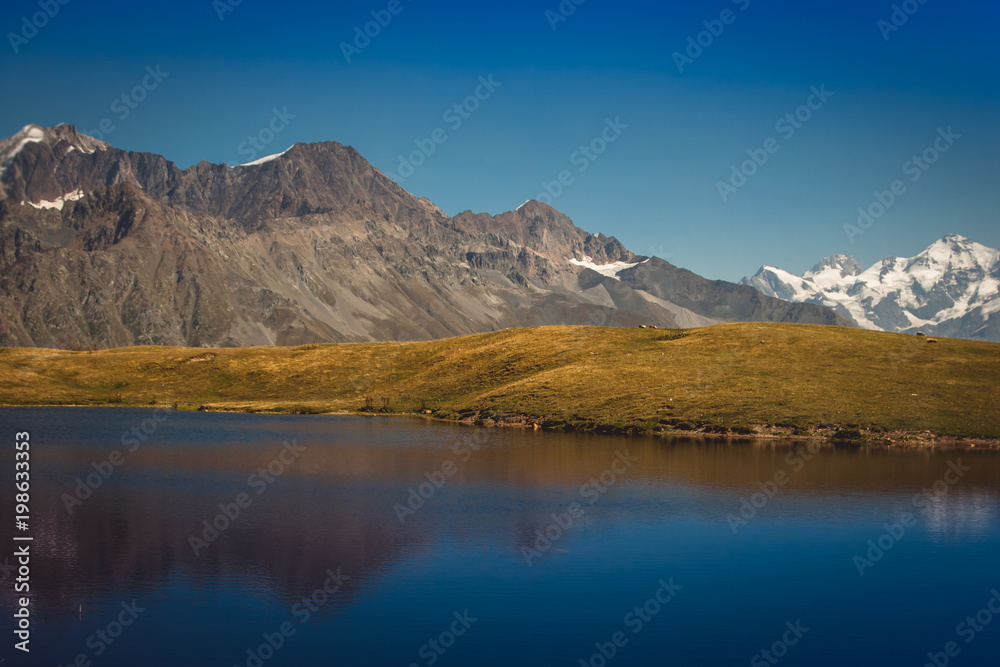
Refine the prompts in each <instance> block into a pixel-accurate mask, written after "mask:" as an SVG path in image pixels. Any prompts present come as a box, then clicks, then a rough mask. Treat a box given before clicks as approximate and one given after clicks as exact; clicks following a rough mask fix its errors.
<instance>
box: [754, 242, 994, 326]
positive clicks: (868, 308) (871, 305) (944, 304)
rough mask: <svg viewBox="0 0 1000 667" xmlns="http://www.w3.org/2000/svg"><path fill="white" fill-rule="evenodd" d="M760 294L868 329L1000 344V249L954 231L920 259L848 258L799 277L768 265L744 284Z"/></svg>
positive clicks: (836, 258) (838, 257)
mask: <svg viewBox="0 0 1000 667" xmlns="http://www.w3.org/2000/svg"><path fill="white" fill-rule="evenodd" d="M742 282H743V283H744V284H746V285H750V286H753V287H755V288H756V289H758V290H759V291H761V292H762V293H763V294H767V295H769V296H773V297H776V298H780V299H787V300H789V301H796V302H800V303H813V304H820V305H824V306H828V307H830V308H833V309H835V310H836V311H837V312H839V313H840V314H842V315H844V316H845V317H849V318H850V319H851V320H852V321H853V322H855V323H856V324H858V325H859V326H862V327H865V328H867V329H875V330H882V331H895V332H904V333H914V332H917V331H923V332H924V333H928V334H935V335H940V336H951V337H955V338H971V339H980V340H991V341H1000V251H998V250H994V249H993V248H987V247H986V246H984V245H981V244H979V243H976V242H974V241H970V240H969V239H967V238H965V237H963V236H958V235H956V234H949V235H948V236H945V237H944V238H942V239H940V240H939V241H936V242H934V243H933V244H932V245H931V246H930V247H929V248H927V249H926V250H925V251H923V252H922V253H920V254H919V255H917V256H916V257H910V258H902V257H889V258H886V259H884V260H882V261H881V262H879V263H877V264H875V265H874V266H872V267H871V268H869V269H867V270H863V269H862V267H861V265H860V264H858V262H857V261H856V260H855V259H854V258H852V257H848V256H846V255H835V256H833V257H829V258H827V259H825V260H823V261H822V262H820V263H819V264H817V265H816V266H815V267H813V269H811V270H810V271H807V272H806V273H805V274H804V275H802V276H797V275H795V274H793V273H789V272H788V271H782V270H781V269H778V268H775V267H772V266H764V267H762V268H761V269H760V271H758V272H757V273H756V274H755V275H754V276H753V277H752V278H744V279H743V281H742Z"/></svg>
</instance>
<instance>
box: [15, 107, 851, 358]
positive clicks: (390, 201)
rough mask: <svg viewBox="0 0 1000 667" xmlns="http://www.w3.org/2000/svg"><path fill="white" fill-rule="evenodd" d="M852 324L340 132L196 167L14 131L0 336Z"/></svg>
mask: <svg viewBox="0 0 1000 667" xmlns="http://www.w3.org/2000/svg"><path fill="white" fill-rule="evenodd" d="M729 321H769V322H804V323H811V324H837V325H846V326H851V325H852V322H851V320H850V319H848V318H847V317H846V316H845V315H844V314H837V313H835V312H834V311H833V310H832V309H831V308H829V307H827V306H826V305H817V304H810V303H789V302H788V301H786V300H782V299H781V298H775V297H772V296H766V295H764V294H762V293H761V292H760V291H758V290H757V289H754V288H753V287H749V286H746V285H736V284H733V283H727V282H723V281H710V280H706V279H704V278H701V277H700V276H697V275H695V274H693V273H691V272H689V271H685V270H683V269H679V268H677V267H675V266H673V265H671V264H669V263H667V262H665V261H663V260H661V259H659V258H647V257H643V256H638V255H636V254H635V253H633V252H631V251H629V250H628V249H626V248H625V247H624V246H622V244H621V243H619V242H618V241H617V240H616V239H614V238H613V237H606V236H604V235H602V234H591V233H588V232H585V231H583V230H581V229H578V228H577V227H576V226H575V225H574V224H573V223H572V221H571V220H570V219H569V218H567V217H566V216H565V215H563V214H562V213H560V212H559V211H557V210H555V209H553V208H551V207H550V206H547V205H545V204H542V203H539V202H535V201H531V202H527V203H525V204H524V205H522V206H521V207H519V208H518V209H517V210H516V211H511V212H507V213H501V214H499V215H496V216H493V215H488V214H485V213H478V214H477V213H473V212H471V211H465V212H463V213H460V214H458V215H456V216H454V217H448V216H446V215H445V214H444V213H443V212H442V211H441V210H440V209H439V208H438V207H436V206H435V205H434V204H433V203H431V202H430V201H428V200H427V199H424V198H420V197H416V196H414V195H412V194H410V193H409V192H407V191H405V190H404V189H402V188H401V187H400V186H399V185H397V184H396V183H395V182H394V181H392V180H391V179H389V178H388V177H386V176H385V175H384V174H383V173H382V172H381V171H379V170H378V169H376V168H374V167H372V165H370V164H369V163H368V162H367V161H366V160H365V159H364V158H363V157H362V156H361V155H360V154H358V152H357V151H355V150H354V149H353V148H351V147H349V146H343V145H341V144H339V143H336V142H332V141H331V142H323V143H316V144H295V145H294V146H292V147H291V148H289V149H288V150H286V151H284V152H283V153H280V154H278V155H275V156H268V157H267V158H261V159H258V160H255V161H254V162H253V163H252V164H249V165H243V166H237V167H230V166H227V165H221V164H210V163H208V162H201V163H199V164H197V165H195V166H192V167H190V168H188V169H179V168H178V167H177V166H176V165H175V164H174V163H173V162H170V161H169V160H167V159H165V158H163V157H161V156H159V155H155V154H151V153H133V152H126V151H122V150H119V149H116V148H114V147H112V146H110V145H109V144H107V143H104V142H102V141H98V140H96V139H94V138H92V137H88V136H86V135H83V134H81V133H79V132H77V130H76V128H74V127H73V126H71V125H65V124H64V125H58V126H56V127H51V128H41V127H38V126H35V125H28V126H26V127H25V128H24V129H23V130H22V131H21V132H19V133H18V134H16V135H15V136H13V137H11V138H9V139H5V140H2V141H0V344H2V345H4V346H40V347H60V348H76V347H80V348H88V347H113V346H125V345H146V344H157V345H187V346H244V345H296V344H303V343H312V342H359V341H378V340H426V339H435V338H442V337H448V336H455V335H463V334H471V333H477V332H485V331H492V330H495V329H501V328H507V327H523V326H535V325H554V324H585V325H601V326H637V325H640V324H649V325H657V326H660V327H691V326H701V325H706V324H712V323H716V322H729Z"/></svg>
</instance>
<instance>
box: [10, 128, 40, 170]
mask: <svg viewBox="0 0 1000 667" xmlns="http://www.w3.org/2000/svg"><path fill="white" fill-rule="evenodd" d="M44 140H45V130H43V129H42V128H41V127H39V126H38V125H35V124H28V125H25V126H24V127H22V128H21V131H20V132H18V133H17V134H15V135H14V136H12V137H8V138H7V139H0V170H2V169H3V168H5V167H6V166H7V165H8V164H10V162H11V160H13V159H14V157H15V156H16V155H17V154H18V153H20V152H21V149H23V148H24V147H25V146H27V145H28V144H30V143H37V142H40V141H44Z"/></svg>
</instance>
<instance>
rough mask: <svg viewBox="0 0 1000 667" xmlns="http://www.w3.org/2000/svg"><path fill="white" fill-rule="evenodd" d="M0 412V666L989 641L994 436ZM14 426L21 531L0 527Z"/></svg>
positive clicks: (996, 544) (523, 658)
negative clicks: (852, 439) (880, 437)
mask: <svg viewBox="0 0 1000 667" xmlns="http://www.w3.org/2000/svg"><path fill="white" fill-rule="evenodd" d="M0 427H2V428H0V433H2V434H3V438H4V442H5V443H6V444H5V446H4V449H3V451H4V452H5V460H4V461H2V463H0V470H2V474H0V480H2V481H3V485H4V489H5V490H4V493H3V494H2V498H0V502H2V505H0V507H2V512H0V514H2V521H3V523H2V525H4V526H5V528H4V531H3V533H2V535H3V537H4V547H3V550H2V551H0V559H5V560H3V563H4V572H3V578H4V584H3V589H2V590H3V593H2V595H0V598H2V601H3V604H4V606H5V608H6V610H7V611H8V613H4V615H3V621H2V623H0V625H2V626H3V627H2V628H0V629H2V630H3V636H4V637H6V640H5V642H6V643H5V644H4V645H3V646H2V647H0V658H4V659H6V664H5V666H4V667H8V666H9V665H19V664H27V665H71V664H78V665H86V664H93V665H101V666H112V665H121V666H129V667H134V666H136V665H143V666H146V667H155V666H160V665H164V666H165V665H171V666H176V665H220V666H224V667H229V666H233V665H240V666H248V667H255V666H256V667H262V666H264V665H267V666H272V665H400V666H402V667H407V666H409V665H419V666H425V665H426V666H430V665H440V666H442V667H447V666H448V665H567V666H579V665H592V666H594V667H601V666H603V665H747V664H749V665H775V664H781V665H812V666H816V665H820V666H822V665H837V666H843V665H881V666H886V665H914V666H916V667H920V666H921V665H925V664H930V665H937V666H938V667H940V666H941V665H944V664H952V665H970V666H972V665H976V666H978V665H987V664H990V665H993V664H997V655H998V653H1000V453H998V452H994V451H986V450H976V449H971V450H961V451H957V450H937V451H936V450H923V449H922V450H902V449H900V450H896V449H889V448H881V447H875V448H864V447H857V446H837V447H834V446H832V445H829V444H817V443H813V444H811V445H810V444H809V443H805V442H799V443H793V442H787V441H722V440H718V441H703V440H688V439H661V438H625V437H612V436H599V435H587V434H563V433H549V432H538V431H520V430H506V429H480V428H475V427H469V426H459V425H451V424H441V423H435V422H425V421H423V420H416V419H413V420H411V419H402V418H378V417H373V418H363V417H339V416H337V417H315V416H265V415H242V414H209V413H191V412H173V411H153V410H132V409H103V408H101V409H96V408H95V409H83V408H78V409H70V408H67V409H62V408H59V409H55V408H49V409H20V408H8V409H3V410H0ZM20 431H28V432H29V433H30V443H31V449H30V453H31V460H30V464H31V484H32V485H31V497H30V519H29V529H28V530H27V531H25V532H23V533H18V535H22V536H25V535H26V536H31V537H33V541H31V542H30V543H28V542H25V541H18V542H15V541H13V540H12V539H11V537H13V536H14V535H13V534H14V533H17V532H18V531H16V530H15V528H14V514H15V506H14V494H13V490H12V486H13V470H14V465H15V460H14V456H15V454H14V440H15V433H16V432H20ZM26 543H27V544H30V553H31V560H30V602H31V604H30V607H29V608H30V612H31V634H30V649H31V652H30V654H24V653H22V652H21V651H17V650H15V649H14V643H15V642H16V641H18V640H17V638H16V636H15V635H14V634H13V630H14V629H15V623H16V619H14V618H13V616H12V613H10V612H12V611H13V610H14V609H15V608H17V605H18V600H17V599H18V597H20V595H18V594H15V592H14V590H13V586H14V579H15V577H16V576H17V571H16V568H14V567H11V565H13V564H15V562H16V559H15V555H14V552H15V549H16V548H19V547H20V546H21V545H23V544H26Z"/></svg>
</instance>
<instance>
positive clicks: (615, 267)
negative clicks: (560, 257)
mask: <svg viewBox="0 0 1000 667" xmlns="http://www.w3.org/2000/svg"><path fill="white" fill-rule="evenodd" d="M648 261H649V260H648V259H644V260H642V262H634V263H632V264H630V263H628V262H612V263H611V264H594V260H593V258H591V257H588V256H587V255H584V256H583V259H582V260H579V259H576V258H575V257H570V258H569V263H570V264H573V265H574V266H582V267H585V268H588V269H591V270H593V271H597V272H598V273H600V274H601V275H602V276H607V277H608V278H614V279H615V280H621V278H619V277H618V274H619V273H621V272H622V271H624V270H625V269H631V268H632V267H633V266H639V265H640V264H642V263H643V262H648Z"/></svg>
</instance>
